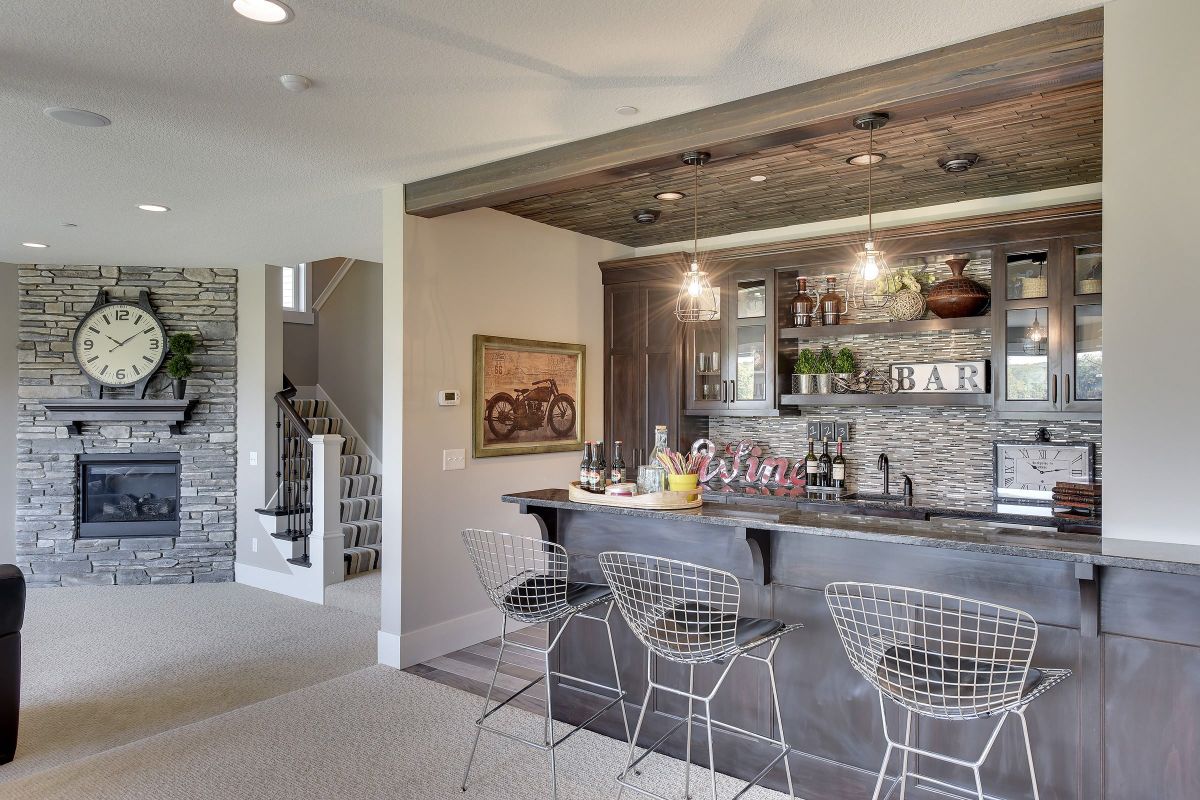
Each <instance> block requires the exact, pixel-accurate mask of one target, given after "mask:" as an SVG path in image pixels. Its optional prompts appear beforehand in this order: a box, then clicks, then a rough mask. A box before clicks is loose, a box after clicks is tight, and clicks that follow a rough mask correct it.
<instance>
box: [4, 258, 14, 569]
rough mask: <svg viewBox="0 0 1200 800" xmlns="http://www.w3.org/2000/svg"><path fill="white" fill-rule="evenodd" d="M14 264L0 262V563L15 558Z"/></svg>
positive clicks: (8, 562) (5, 562) (9, 561)
mask: <svg viewBox="0 0 1200 800" xmlns="http://www.w3.org/2000/svg"><path fill="white" fill-rule="evenodd" d="M17 331H18V322H17V267H16V265H15V264H0V564H11V563H13V562H14V561H16V542H17V539H16V528H15V525H16V518H17V479H16V477H14V476H15V474H16V471H17V441H16V436H17V434H16V431H17V343H18V342H17V335H18V333H17Z"/></svg>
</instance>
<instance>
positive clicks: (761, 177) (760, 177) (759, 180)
mask: <svg viewBox="0 0 1200 800" xmlns="http://www.w3.org/2000/svg"><path fill="white" fill-rule="evenodd" d="M766 179H767V176H766V175H751V176H750V180H752V181H754V182H755V183H762V182H763V181H765V180H766Z"/></svg>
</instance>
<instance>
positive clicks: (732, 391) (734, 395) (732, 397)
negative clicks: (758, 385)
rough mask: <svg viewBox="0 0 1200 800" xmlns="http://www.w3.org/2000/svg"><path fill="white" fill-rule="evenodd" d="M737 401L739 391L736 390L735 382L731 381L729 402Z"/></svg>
mask: <svg viewBox="0 0 1200 800" xmlns="http://www.w3.org/2000/svg"><path fill="white" fill-rule="evenodd" d="M735 399H737V391H736V389H735V388H734V383H733V381H730V382H729V402H730V403H732V402H733V401H734V400H735Z"/></svg>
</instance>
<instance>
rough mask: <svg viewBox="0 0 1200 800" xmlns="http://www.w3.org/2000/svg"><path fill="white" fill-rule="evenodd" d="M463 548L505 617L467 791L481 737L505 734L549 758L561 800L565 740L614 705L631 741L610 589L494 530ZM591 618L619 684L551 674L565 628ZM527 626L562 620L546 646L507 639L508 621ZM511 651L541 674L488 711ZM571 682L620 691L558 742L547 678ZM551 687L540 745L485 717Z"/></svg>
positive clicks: (534, 542) (540, 546) (474, 536)
mask: <svg viewBox="0 0 1200 800" xmlns="http://www.w3.org/2000/svg"><path fill="white" fill-rule="evenodd" d="M462 539H463V544H464V545H465V546H466V548H467V554H468V555H469V556H470V558H471V563H472V564H473V565H474V567H475V572H476V574H477V575H478V576H479V580H480V582H481V583H482V584H483V588H484V590H485V591H486V592H487V595H488V599H489V600H491V601H492V604H493V605H495V606H496V608H497V609H499V610H500V612H501V614H503V617H504V621H503V623H502V624H501V628H500V653H499V654H498V655H497V657H496V667H495V669H494V670H493V671H492V680H491V683H490V684H489V685H488V690H487V694H486V695H485V696H484V700H483V711H482V712H481V713H480V716H479V718H478V719H476V720H475V739H474V741H473V742H472V744H471V754H470V755H469V756H468V757H467V769H466V771H465V772H464V773H463V780H462V790H463V791H464V792H465V791H467V782H468V780H469V779H470V777H471V767H472V766H473V765H474V763H475V751H476V750H477V749H478V747H479V737H480V735H481V734H482V733H483V732H484V731H488V732H489V733H494V734H496V735H498V736H503V737H505V738H507V739H511V740H513V741H516V742H520V743H522V744H524V745H527V746H529V747H532V748H534V749H535V750H540V751H542V752H548V753H549V754H550V781H551V788H552V797H554V798H557V797H558V762H557V758H556V755H555V751H556V750H557V748H558V746H559V745H561V744H562V743H563V742H565V741H567V740H568V739H570V738H571V737H572V736H574V735H575V734H576V733H578V732H579V731H581V730H583V729H584V728H585V727H587V726H588V725H589V724H591V723H592V722H593V721H594V720H595V719H596V718H598V717H599V716H600V715H601V714H603V713H604V712H606V711H608V710H609V709H610V708H612V707H613V706H618V707H619V708H620V710H621V720H622V722H623V723H624V725H625V738H626V741H629V737H630V734H629V716H628V713H627V712H626V711H625V703H624V702H623V701H624V700H625V697H626V692H625V691H624V690H623V689H621V675H620V671H619V670H618V669H617V655H616V649H615V648H614V647H613V638H612V626H611V625H610V623H609V616H610V615H611V614H612V609H613V595H612V591H611V590H610V589H609V588H608V587H607V586H603V585H598V584H585V583H575V582H570V581H568V580H567V575H568V570H567V566H568V556H567V551H566V550H565V549H564V548H563V547H562V545H560V544H557V543H555V542H548V541H545V540H543V539H532V538H526V537H523V536H514V535H513V534H509V533H500V532H497V531H489V530H478V529H468V530H465V531H463V532H462ZM601 606H604V614H603V615H601V616H595V615H592V614H585V613H583V612H584V611H588V610H590V609H594V608H599V607H601ZM577 617H578V618H580V619H587V620H594V621H596V622H600V623H602V624H603V625H604V628H605V633H606V634H607V635H608V648H609V653H610V655H611V656H612V665H613V675H614V677H615V678H616V686H615V687H613V686H605V685H604V684H601V683H594V682H592V681H588V680H584V679H583V678H577V677H575V676H574V675H568V674H566V673H563V672H558V671H556V670H552V669H550V654H551V653H552V652H554V648H555V647H557V646H558V643H559V640H560V639H562V635H563V634H564V633H565V632H566V630H567V627H568V626H569V624H570V623H571V621H572V620H574V619H575V618H577ZM510 618H511V619H515V620H516V621H518V622H524V623H529V624H536V623H543V622H559V621H561V622H562V625H561V626H560V627H559V629H558V633H556V634H555V635H554V637H553V639H551V640H550V641H549V642H547V645H546V647H544V648H541V647H535V646H533V645H530V644H525V643H523V642H517V641H512V640H510V639H509V638H508V621H509V619H510ZM509 647H513V648H517V649H520V650H526V651H529V652H533V653H537V654H538V655H540V656H541V658H542V674H541V675H539V676H538V677H537V678H535V679H533V680H532V681H529V682H527V683H526V684H525V685H524V686H522V687H521V688H520V689H518V690H517V691H516V692H515V693H513V694H512V695H510V696H509V697H508V698H507V699H505V700H503V701H501V702H499V703H497V704H496V706H495V707H493V708H490V709H489V706H491V703H492V693H493V692H494V691H495V689H496V679H497V678H498V677H499V675H500V665H501V664H502V663H503V662H504V651H505V649H506V648H509ZM551 677H556V678H558V679H559V680H566V681H571V682H572V683H575V684H579V685H582V686H587V687H591V688H592V689H598V690H602V691H604V692H612V693H615V695H616V696H615V697H612V698H611V699H609V698H607V697H606V698H605V699H608V702H607V703H605V704H604V705H603V706H602V707H601V708H600V710H599V711H597V712H595V713H594V714H592V715H591V716H590V717H588V718H587V719H586V720H584V721H583V722H582V723H580V724H579V725H578V726H576V727H574V728H572V729H571V731H569V732H568V733H566V734H565V735H563V736H562V737H560V738H555V733H554V706H553V700H552V697H551V691H550V688H551V687H550V679H551ZM543 682H544V683H545V686H546V718H545V722H544V724H543V728H542V741H540V742H538V741H534V740H532V739H527V738H525V737H523V736H518V735H516V734H514V733H510V732H509V731H506V730H502V729H500V728H496V727H492V726H489V725H487V724H485V723H486V721H487V719H488V718H489V717H490V716H492V715H493V714H495V713H496V712H497V711H499V710H500V709H502V708H504V707H505V706H507V705H508V704H509V703H511V702H512V701H513V700H516V699H517V698H518V697H520V696H521V695H523V694H524V693H525V692H527V691H529V690H530V689H532V688H533V687H534V686H537V685H538V684H539V683H543Z"/></svg>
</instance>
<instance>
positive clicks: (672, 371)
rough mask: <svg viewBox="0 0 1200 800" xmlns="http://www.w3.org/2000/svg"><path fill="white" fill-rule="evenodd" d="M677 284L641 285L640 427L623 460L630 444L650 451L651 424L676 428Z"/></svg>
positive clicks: (678, 373) (674, 431)
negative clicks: (643, 327)
mask: <svg viewBox="0 0 1200 800" xmlns="http://www.w3.org/2000/svg"><path fill="white" fill-rule="evenodd" d="M678 288H679V287H677V286H671V285H666V284H655V283H647V284H645V285H644V286H643V287H642V306H643V308H644V314H645V331H646V335H645V339H644V341H643V343H642V355H641V359H640V361H639V364H640V370H641V376H640V378H641V380H640V389H641V391H642V401H641V407H642V428H641V436H640V438H639V439H638V440H637V441H636V444H631V445H629V448H630V449H629V451H628V452H629V453H630V454H631V455H630V456H626V458H625V463H626V464H632V452H633V448H634V447H637V448H639V449H641V448H645V451H646V453H647V454H648V453H649V452H650V448H651V447H653V446H654V426H656V425H666V426H667V429H668V430H669V431H670V432H671V434H672V435H675V434H677V432H678V431H679V414H680V409H681V408H682V402H681V401H682V398H681V396H680V394H681V392H680V388H681V387H680V384H681V382H682V374H681V371H680V365H679V354H680V351H681V346H682V344H683V342H682V338H681V328H682V323H680V322H679V320H677V319H676V318H675V293H676V292H677V291H678Z"/></svg>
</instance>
